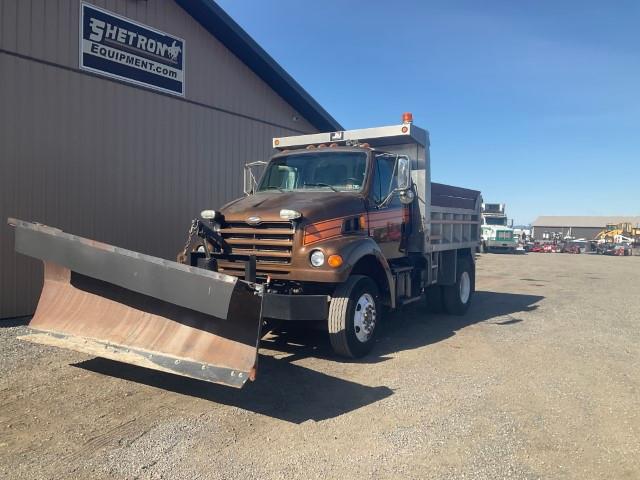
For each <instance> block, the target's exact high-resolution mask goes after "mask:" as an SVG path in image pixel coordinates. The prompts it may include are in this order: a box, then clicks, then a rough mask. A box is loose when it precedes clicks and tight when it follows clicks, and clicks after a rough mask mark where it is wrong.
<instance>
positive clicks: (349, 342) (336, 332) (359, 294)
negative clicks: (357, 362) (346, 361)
mask: <svg viewBox="0 0 640 480" xmlns="http://www.w3.org/2000/svg"><path fill="white" fill-rule="evenodd" d="M380 307H381V306H380V294H379V291H378V287H377V285H376V284H375V282H374V281H373V280H371V279H370V278H369V277H366V276H364V275H353V276H351V277H349V279H347V281H346V282H345V283H343V284H341V285H338V287H337V288H336V291H335V292H334V294H333V297H332V298H331V303H330V305H329V320H328V326H329V340H330V341H331V346H332V347H333V350H334V351H335V352H336V353H337V354H338V355H342V356H344V357H351V358H358V357H362V356H364V355H366V354H367V353H369V351H370V350H371V348H372V347H373V343H374V341H375V336H376V332H377V330H378V327H379V325H380V320H381V314H382V310H381V308H380Z"/></svg>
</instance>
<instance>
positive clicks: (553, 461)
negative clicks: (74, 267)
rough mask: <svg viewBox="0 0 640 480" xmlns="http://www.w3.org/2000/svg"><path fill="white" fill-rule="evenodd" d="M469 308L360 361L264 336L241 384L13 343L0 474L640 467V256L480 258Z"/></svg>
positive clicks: (425, 318)
mask: <svg viewBox="0 0 640 480" xmlns="http://www.w3.org/2000/svg"><path fill="white" fill-rule="evenodd" d="M477 289H478V292H477V293H476V297H475V305H474V307H473V309H472V310H471V311H470V312H469V314H467V315H466V316H465V317H460V318H452V317H446V316H433V315H426V314H425V313H424V312H423V311H421V310H420V309H419V308H413V309H411V310H406V311H404V312H403V313H401V314H396V315H394V316H393V318H392V319H391V321H390V322H389V323H388V324H387V326H386V327H385V331H384V334H383V335H382V336H381V338H380V339H379V342H378V344H377V345H376V348H375V350H374V352H373V354H372V355H371V356H369V357H368V358H366V359H364V360H363V361H359V362H343V361H338V360H336V359H335V358H332V357H331V355H330V351H329V347H328V342H327V340H326V338H325V337H324V336H323V335H322V334H320V333H312V334H307V335H304V336H301V335H295V334H290V335H289V336H288V337H286V338H272V339H271V340H268V341H265V342H264V343H265V347H266V348H265V349H264V350H263V351H262V352H263V356H262V358H261V360H260V362H261V364H260V371H259V377H258V380H257V381H256V382H255V383H253V384H250V385H249V386H248V387H247V388H245V389H244V390H242V391H237V390H234V389H229V388H225V387H219V386H215V385H210V384H205V383H201V382H198V381H191V380H188V379H183V378H179V377H173V376H171V375H167V374H161V373H154V372H150V371H147V370H144V369H141V368H137V367H130V366H125V365H121V364H117V363H114V362H110V361H106V360H101V359H93V358H90V357H87V356H84V355H81V354H75V353H72V352H66V351H62V350H55V349H50V348H46V347H39V346H36V345H33V344H27V343H24V342H20V341H18V340H16V336H17V335H20V334H23V333H25V330H26V329H25V327H24V326H23V325H24V322H15V321H14V322H5V323H4V324H0V337H1V338H0V392H1V395H0V404H1V408H0V477H1V478H20V479H27V478H29V479H32V478H55V479H60V478H78V479H80V478H82V479H85V478H141V479H155V478H166V479H198V478H202V479H209V478H211V479H222V478H225V479H235V478H256V479H258V478H259V479H271V478H283V479H284V478H286V479H292V478H301V479H307V478H309V479H313V478H323V479H324V478H340V479H344V478H416V479H418V478H420V479H424V478H430V479H439V478H442V479H451V478H471V479H484V478H487V479H489V478H491V479H494V478H500V479H502V478H506V477H511V478H527V479H529V478H531V479H534V478H553V479H563V478H576V479H586V478H589V479H591V478H611V479H637V478H640V328H639V322H640V295H639V292H640V257H633V258H630V257H602V256H590V255H553V254H529V255H526V256H508V255H484V256H482V257H481V258H480V259H479V264H478V285H477Z"/></svg>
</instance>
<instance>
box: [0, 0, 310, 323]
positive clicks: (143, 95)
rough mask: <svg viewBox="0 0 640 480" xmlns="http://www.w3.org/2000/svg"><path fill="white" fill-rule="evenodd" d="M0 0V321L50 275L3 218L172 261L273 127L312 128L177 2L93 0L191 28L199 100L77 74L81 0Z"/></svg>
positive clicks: (191, 71)
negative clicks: (17, 247)
mask: <svg viewBox="0 0 640 480" xmlns="http://www.w3.org/2000/svg"><path fill="white" fill-rule="evenodd" d="M0 2H1V3H0V49H1V50H3V52H0V83H1V84H2V88H1V89H0V105H1V106H2V108H0V168H1V170H0V172H1V173H0V222H1V223H0V317H7V316H16V315H25V314H29V313H32V312H33V309H34V308H35V300H36V298H37V295H38V293H39V290H40V288H41V278H42V272H41V265H40V262H38V261H34V260H30V259H28V258H26V257H22V256H20V257H18V256H17V255H15V254H14V253H13V230H12V229H11V228H9V227H8V226H7V225H6V224H5V222H6V218H7V217H9V216H16V217H18V218H23V219H26V220H34V221H40V222H42V223H46V224H50V225H55V226H58V227H60V228H62V229H64V230H66V231H69V232H72V233H75V234H78V235H82V236H86V237H90V238H95V239H98V240H101V241H104V242H108V243H112V244H115V245H118V246H122V247H125V248H130V249H133V250H138V251H142V252H145V253H149V254H151V255H157V256H160V257H164V258H170V259H173V258H175V255H176V253H177V252H178V250H179V249H180V248H181V247H182V246H183V244H184V240H185V237H186V229H187V227H188V225H189V222H190V220H191V218H193V217H195V216H197V214H198V212H199V211H200V210H201V209H203V208H211V207H216V206H220V205H221V204H222V203H224V202H226V201H228V200H231V199H232V198H234V197H237V196H239V195H241V193H242V166H243V164H244V163H246V162H249V161H253V160H258V159H266V158H267V157H268V156H269V155H270V153H271V138H272V137H273V136H282V135H288V134H294V133H296V131H299V130H302V131H313V129H312V127H311V126H310V125H309V124H308V123H307V122H306V121H304V120H301V121H299V122H293V121H292V120H291V115H292V109H291V107H290V106H289V105H288V104H286V103H285V102H284V101H283V100H282V99H281V98H280V97H279V96H277V95H276V94H275V93H274V92H272V91H271V90H270V89H269V88H268V87H267V86H266V84H264V83H263V82H262V81H261V80H260V79H259V78H258V77H256V76H255V75H254V74H253V73H252V72H251V71H249V69H248V68H247V67H246V66H245V65H244V64H242V63H241V62H239V61H238V60H237V59H236V58H235V57H233V56H232V55H231V54H230V53H229V52H228V51H226V50H224V49H223V47H222V46H221V45H220V44H219V42H217V41H216V40H215V39H213V38H212V37H211V36H210V35H209V34H208V33H207V32H205V31H204V30H203V29H201V28H200V27H199V25H197V24H196V22H195V21H194V20H193V19H191V17H189V16H188V15H187V14H186V13H185V12H183V11H182V10H181V9H180V8H179V7H177V6H176V5H175V4H174V3H173V2H171V1H168V0H167V1H161V0H149V1H147V2H133V1H129V0H123V1H120V2H114V1H105V2H95V3H96V4H97V5H100V6H104V7H106V8H109V9H111V10H113V11H116V12H119V13H122V14H125V15H128V16H130V17H132V18H137V19H139V20H141V21H143V22H145V23H147V24H150V25H152V26H155V27H157V28H160V29H162V30H165V31H168V32H171V33H174V34H176V35H179V36H182V37H184V38H185V39H186V41H187V59H188V64H187V92H188V99H190V100H194V99H197V101H199V102H202V103H204V105H200V104H196V103H193V102H188V101H184V100H183V99H180V98H176V97H173V96H170V95H160V94H157V93H155V92H153V91H149V90H145V89H141V88H137V87H134V86H131V85H127V84H124V83H121V82H114V81H110V80H106V79H103V78H101V77H98V76H93V75H87V74H85V73H83V72H80V71H78V69H77V56H78V26H77V25H78V11H79V4H78V2H77V1H71V0H58V1H57V2H55V1H47V0H20V1H17V0H0ZM12 52H17V53H19V55H20V56H18V55H15V54H13V53H12ZM23 56H24V57H23ZM32 57H33V58H32ZM35 59H38V60H44V61H46V62H51V63H53V64H56V63H62V64H63V65H62V67H59V66H56V65H53V64H50V63H43V62H42V61H36V60H35ZM220 104H223V105H224V107H225V108H230V109H236V110H239V112H238V113H240V114H242V115H250V116H252V117H255V118H253V119H252V118H245V117H243V116H238V115H235V114H231V113H225V112H222V111H220V110H219V109H216V107H220ZM274 124H275V125H274ZM277 125H280V126H277Z"/></svg>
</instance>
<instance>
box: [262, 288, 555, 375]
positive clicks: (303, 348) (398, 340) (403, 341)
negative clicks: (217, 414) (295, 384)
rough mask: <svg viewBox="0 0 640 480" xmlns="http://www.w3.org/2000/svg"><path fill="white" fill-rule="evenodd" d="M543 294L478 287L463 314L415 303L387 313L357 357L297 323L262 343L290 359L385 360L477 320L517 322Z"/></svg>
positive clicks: (363, 361) (497, 322)
mask: <svg viewBox="0 0 640 480" xmlns="http://www.w3.org/2000/svg"><path fill="white" fill-rule="evenodd" d="M543 298H544V297H542V296H540V295H523V294H516V293H499V292H486V291H478V292H475V295H474V298H473V304H472V306H471V307H470V308H469V311H468V312H467V314H466V315H463V316H451V315H443V314H432V313H428V312H426V311H425V309H424V308H422V306H420V305H418V304H414V305H412V306H410V307H408V308H405V309H403V310H399V311H397V312H394V313H392V314H387V318H386V321H385V322H384V324H383V328H382V331H381V332H379V333H380V335H379V337H378V341H377V343H376V346H375V347H374V350H373V351H372V352H371V353H370V354H369V355H367V356H366V357H365V358H362V359H358V360H349V359H346V360H345V359H341V358H337V357H336V356H335V355H334V354H333V352H332V351H331V346H330V344H329V339H328V337H327V334H326V333H325V332H320V331H314V330H309V329H302V328H296V327H294V328H292V329H289V330H287V331H282V332H279V333H278V334H275V335H271V336H270V337H267V338H265V339H263V341H262V344H261V346H262V348H269V349H272V350H276V351H279V352H286V353H289V354H291V355H292V356H290V357H287V359H288V360H290V361H292V360H297V359H300V358H305V357H309V356H314V357H320V358H326V359H328V360H333V361H348V362H358V363H378V362H383V361H385V360H388V359H389V358H390V357H389V355H392V354H394V353H396V352H399V351H402V350H411V349H414V348H420V347H423V346H425V345H430V344H432V343H436V342H439V341H441V340H444V339H446V338H449V337H452V336H453V335H455V333H456V332H457V331H458V330H461V329H463V328H465V327H467V326H469V325H473V324H476V323H480V322H486V321H490V320H492V319H496V320H497V319H498V318H499V317H504V316H506V317H507V318H506V319H501V320H500V321H495V322H492V323H493V324H495V325H500V326H505V327H507V326H511V325H515V324H518V323H520V322H522V321H523V319H522V318H517V315H518V314H520V313H525V312H530V311H533V310H535V309H537V308H538V305H537V303H538V302H539V301H540V300H542V299H543Z"/></svg>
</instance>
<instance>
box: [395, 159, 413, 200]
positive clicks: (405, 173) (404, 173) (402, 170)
mask: <svg viewBox="0 0 640 480" xmlns="http://www.w3.org/2000/svg"><path fill="white" fill-rule="evenodd" d="M410 188H411V162H410V160H409V157H405V156H402V157H398V190H400V191H401V192H402V191H404V190H409V189H410Z"/></svg>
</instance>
